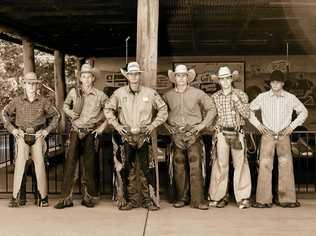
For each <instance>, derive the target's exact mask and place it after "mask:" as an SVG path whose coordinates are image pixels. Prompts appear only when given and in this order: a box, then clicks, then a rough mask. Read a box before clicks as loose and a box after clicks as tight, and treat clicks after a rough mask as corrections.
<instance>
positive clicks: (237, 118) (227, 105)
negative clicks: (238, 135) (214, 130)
mask: <svg viewBox="0 0 316 236" xmlns="http://www.w3.org/2000/svg"><path fill="white" fill-rule="evenodd" d="M233 93H235V94H236V95H237V97H238V98H239V100H238V101H237V102H234V101H233V99H232V94H233ZM212 98H213V99H214V102H215V106H216V109H217V114H218V116H217V120H216V126H219V127H230V128H239V127H240V126H243V125H245V121H244V118H245V119H248V117H249V104H248V96H247V94H246V93H244V92H243V91H241V90H239V89H233V90H232V92H231V93H229V94H227V95H225V94H224V92H223V90H219V91H217V92H216V93H214V94H213V95H212Z"/></svg>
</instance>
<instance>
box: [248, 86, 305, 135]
mask: <svg viewBox="0 0 316 236" xmlns="http://www.w3.org/2000/svg"><path fill="white" fill-rule="evenodd" d="M250 110H251V115H250V119H249V121H250V122H251V123H252V124H253V125H254V126H256V127H258V126H259V125H260V124H261V123H260V121H259V120H258V119H257V117H256V116H255V114H254V111H258V110H260V111H261V117H262V123H263V125H264V126H266V127H267V128H268V129H270V130H272V131H273V132H276V133H277V132H279V131H281V130H283V129H285V128H287V127H289V126H290V127H291V128H292V129H295V128H296V127H297V126H299V125H302V124H303V123H304V121H305V120H306V118H307V115H308V112H307V109H306V108H305V106H304V105H303V103H302V102H301V101H300V100H299V99H298V98H297V97H295V96H294V95H293V94H291V93H289V92H286V91H282V93H281V95H280V96H277V95H275V94H274V93H273V92H272V90H270V91H267V92H264V93H261V94H259V95H258V96H257V97H256V98H255V99H254V100H253V101H252V102H251V103H250ZM293 111H295V112H296V113H297V115H298V116H297V117H296V119H295V120H294V121H292V115H293Z"/></svg>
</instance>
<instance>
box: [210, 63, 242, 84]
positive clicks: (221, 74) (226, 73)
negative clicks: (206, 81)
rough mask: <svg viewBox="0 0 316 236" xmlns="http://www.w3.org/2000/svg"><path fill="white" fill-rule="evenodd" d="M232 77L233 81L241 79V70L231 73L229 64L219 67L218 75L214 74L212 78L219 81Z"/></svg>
mask: <svg viewBox="0 0 316 236" xmlns="http://www.w3.org/2000/svg"><path fill="white" fill-rule="evenodd" d="M227 77H232V79H233V81H237V80H239V72H238V71H237V70H235V71H233V73H231V71H230V69H229V68H228V66H222V67H220V68H219V70H218V73H217V75H212V76H211V78H212V80H214V81H218V80H220V79H223V78H227Z"/></svg>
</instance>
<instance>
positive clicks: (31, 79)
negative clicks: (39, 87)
mask: <svg viewBox="0 0 316 236" xmlns="http://www.w3.org/2000/svg"><path fill="white" fill-rule="evenodd" d="M22 82H23V83H41V82H42V81H41V80H40V79H38V78H37V76H36V74H35V73H34V72H27V73H26V74H25V75H24V76H23V79H22Z"/></svg>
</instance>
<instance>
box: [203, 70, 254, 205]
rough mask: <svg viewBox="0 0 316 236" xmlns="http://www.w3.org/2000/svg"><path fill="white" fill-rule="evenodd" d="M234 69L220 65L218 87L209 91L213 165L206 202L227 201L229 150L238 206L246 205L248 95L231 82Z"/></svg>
mask: <svg viewBox="0 0 316 236" xmlns="http://www.w3.org/2000/svg"><path fill="white" fill-rule="evenodd" d="M236 77H237V73H236V72H233V73H231V71H230V69H229V68H228V67H227V66H224V67H220V68H219V70H218V75H217V80H218V83H219V84H220V86H221V89H220V90H219V91H217V92H216V93H214V94H213V95H212V97H213V99H214V102H215V105H216V109H217V113H218V115H217V119H216V125H215V135H214V138H213V142H214V143H213V151H212V156H213V157H212V158H213V166H212V174H211V183H210V188H209V195H210V198H211V200H212V201H211V203H210V206H212V207H224V206H225V205H226V204H227V200H226V195H227V187H228V172H229V154H230V152H231V154H232V159H233V163H234V193H235V198H236V202H237V205H238V207H239V208H241V209H244V208H249V207H250V203H249V197H250V193H251V179H250V171H249V165H248V161H247V157H246V155H245V142H244V134H243V130H242V128H243V126H244V125H245V121H244V119H247V118H248V117H249V114H250V112H249V105H248V96H247V94H246V93H244V92H243V91H241V90H239V89H235V88H233V86H232V82H233V80H234V79H235V78H236Z"/></svg>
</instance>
